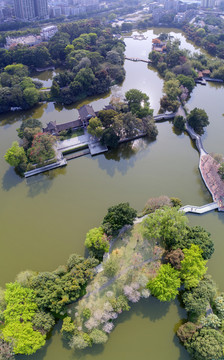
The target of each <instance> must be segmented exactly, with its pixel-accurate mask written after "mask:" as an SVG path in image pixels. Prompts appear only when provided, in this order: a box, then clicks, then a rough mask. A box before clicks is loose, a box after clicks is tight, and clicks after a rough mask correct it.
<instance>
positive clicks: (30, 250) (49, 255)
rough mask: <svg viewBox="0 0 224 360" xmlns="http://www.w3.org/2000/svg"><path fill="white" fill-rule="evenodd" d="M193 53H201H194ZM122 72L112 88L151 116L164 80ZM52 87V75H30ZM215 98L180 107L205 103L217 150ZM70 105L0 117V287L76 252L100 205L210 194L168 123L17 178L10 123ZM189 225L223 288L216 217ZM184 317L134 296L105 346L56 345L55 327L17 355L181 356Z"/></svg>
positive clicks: (175, 359) (98, 359)
mask: <svg viewBox="0 0 224 360" xmlns="http://www.w3.org/2000/svg"><path fill="white" fill-rule="evenodd" d="M162 31H164V29H156V30H155V31H153V30H148V31H147V32H146V36H147V39H146V40H143V41H136V40H133V39H130V38H128V39H126V40H125V43H126V45H127V46H126V56H130V57H136V56H137V57H142V58H145V59H147V55H148V52H149V51H150V50H151V40H152V38H154V37H156V36H157V35H158V34H159V33H160V32H162ZM166 31H169V32H171V34H172V35H173V36H175V37H178V38H179V39H180V40H181V44H182V46H183V47H186V48H188V49H189V50H191V51H193V50H194V47H193V45H192V44H190V43H188V42H187V41H186V39H185V38H184V36H183V35H182V34H181V33H180V32H178V31H174V30H172V29H168V30H167V29H166ZM197 51H199V50H197ZM125 70H126V78H125V81H124V83H123V84H122V85H121V86H116V87H115V88H114V89H113V90H112V94H116V93H118V94H124V93H125V92H126V91H127V90H129V89H130V88H138V89H140V90H142V91H144V92H146V93H147V94H148V95H149V97H150V103H151V107H152V108H154V109H155V111H154V113H157V111H158V109H159V99H160V97H161V96H162V87H163V81H162V79H160V78H159V76H158V74H157V73H156V72H155V71H153V70H152V69H149V68H148V67H147V64H145V63H134V62H130V61H126V62H125ZM37 76H38V78H39V79H41V80H44V81H46V82H47V85H46V83H45V86H50V84H51V79H52V73H51V72H46V73H43V74H40V75H36V74H35V78H37ZM223 95H224V87H223V86H222V85H221V86H220V85H218V86H214V85H212V84H208V85H207V86H205V87H203V86H199V85H198V86H197V87H196V88H195V89H194V91H193V94H192V97H191V99H190V101H189V103H188V108H189V109H192V108H194V107H196V106H197V107H200V108H204V109H205V110H206V111H207V113H208V115H209V120H210V125H209V126H208V128H207V129H206V132H205V134H204V135H203V142H204V146H205V148H206V150H207V151H209V152H212V151H213V152H220V153H221V152H222V153H223V152H224V149H223V138H222V137H223V133H224V132H223V130H224V118H223V116H222V114H223V112H224V111H223ZM110 96H111V94H108V95H106V96H104V97H102V98H93V99H89V100H88V102H89V103H91V104H92V105H93V107H94V109H95V110H99V109H102V108H103V106H104V105H107V104H108V103H109V101H110ZM77 116H78V112H77V110H76V109H75V106H70V107H66V108H65V107H61V106H55V105H54V104H53V103H48V104H43V105H40V106H37V107H36V108H35V109H33V110H31V111H28V112H15V113H11V114H7V115H1V116H0V154H1V156H0V169H1V171H0V178H1V179H0V183H1V186H0V200H1V206H0V219H1V262H0V274H1V277H0V285H1V286H4V284H5V283H6V282H9V281H13V280H14V278H15V276H16V274H17V273H18V272H20V271H22V270H26V269H33V270H37V271H44V270H47V271H48V270H49V271H50V270H53V269H55V268H56V267H57V266H58V265H60V264H63V263H64V262H65V261H66V259H67V258H68V256H69V255H70V254H71V253H74V252H77V253H79V254H84V245H83V244H84V239H85V234H86V232H87V231H88V230H89V229H90V228H92V227H95V226H99V224H100V222H101V220H102V218H103V216H104V215H105V213H106V211H107V208H108V207H109V206H111V205H114V204H117V203H119V202H125V201H129V202H130V205H131V206H133V207H134V208H136V209H137V210H141V209H142V208H143V207H144V204H145V202H146V201H147V199H148V198H150V197H154V196H159V195H163V194H164V195H168V196H176V197H180V198H181V199H182V202H183V204H194V205H203V204H205V203H207V202H210V201H211V200H212V199H211V197H210V195H209V193H208V191H207V190H206V188H205V186H204V184H203V182H202V180H201V177H200V174H199V171H198V160H199V156H198V152H197V151H196V149H195V147H194V145H193V144H192V142H191V140H190V139H189V137H188V136H187V135H186V134H183V133H182V134H176V133H175V132H174V130H173V127H172V124H170V123H169V122H167V123H160V124H158V129H159V135H158V137H157V140H156V141H153V142H149V141H147V140H137V141H135V142H134V143H129V144H126V145H123V146H120V147H119V148H118V149H117V150H116V151H114V152H108V153H106V154H104V155H100V156H97V157H94V158H91V157H90V156H85V157H81V158H78V159H75V160H72V161H70V162H68V165H67V167H66V168H63V169H59V170H55V171H51V172H49V173H47V174H44V175H39V176H35V177H32V178H29V179H27V180H25V179H22V178H20V177H19V176H18V175H16V174H15V172H14V170H13V169H12V168H10V167H9V166H8V164H7V163H6V162H5V161H4V159H3V155H4V153H5V151H6V150H7V148H8V147H10V146H11V143H12V141H14V140H15V139H16V138H17V133H16V129H17V128H18V127H19V126H20V124H21V121H22V120H24V119H26V118H29V117H35V118H38V119H41V121H42V122H43V124H46V123H47V122H49V121H51V120H56V121H57V122H58V123H62V122H68V121H71V120H74V119H76V118H77ZM189 221H190V224H191V225H196V224H197V225H201V226H204V227H205V228H206V229H207V230H208V231H210V232H211V234H212V237H213V239H214V241H215V253H214V255H213V258H212V260H210V261H209V263H208V267H209V273H210V274H212V276H213V277H214V280H215V281H216V282H217V284H218V285H219V286H220V288H221V289H224V278H223V276H222V266H221V264H222V262H223V254H224V241H223V230H224V223H223V222H224V214H223V213H218V212H211V213H209V214H206V215H203V216H193V215H190V216H189ZM185 316H186V314H185V312H184V310H183V309H181V307H180V306H179V305H178V301H175V302H172V303H170V304H162V303H159V301H157V300H156V299H153V298H150V299H148V300H142V301H140V302H139V303H138V304H136V305H134V306H133V307H132V310H130V311H129V312H128V313H127V314H122V315H121V317H120V318H119V319H118V321H117V326H116V328H115V330H114V331H113V332H112V334H111V335H110V338H109V341H108V343H107V344H106V345H105V346H104V347H97V346H96V347H94V348H92V349H91V350H90V351H87V352H82V353H79V352H76V353H74V352H73V351H71V350H68V349H67V348H65V347H64V346H63V343H62V340H61V337H60V334H59V331H60V323H59V324H58V325H57V326H56V327H55V329H54V331H53V334H52V336H51V337H50V339H49V341H48V342H47V344H46V346H45V347H44V348H43V349H42V350H40V351H39V352H37V353H36V354H35V355H34V356H30V357H29V358H28V357H24V356H22V357H17V358H18V359H19V360H21V359H23V360H24V359H27V360H28V359H32V360H34V359H35V360H78V359H80V360H93V359H95V360H112V359H115V358H116V359H119V360H120V359H123V360H134V359H136V358H139V359H143V360H144V359H151V358H152V359H158V360H163V359H166V360H186V359H189V356H188V354H187V352H186V351H185V349H184V348H183V347H182V346H181V345H180V344H179V343H178V340H177V338H176V336H175V329H176V327H177V325H178V324H179V322H180V319H182V318H184V317H185Z"/></svg>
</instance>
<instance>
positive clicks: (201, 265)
mask: <svg viewBox="0 0 224 360" xmlns="http://www.w3.org/2000/svg"><path fill="white" fill-rule="evenodd" d="M183 253H184V260H182V261H181V278H182V280H183V282H184V286H185V289H190V288H192V287H196V286H197V285H198V283H199V281H200V280H201V279H202V277H203V275H204V274H205V273H206V271H207V268H206V263H207V261H206V260H203V257H202V255H201V254H202V250H201V249H200V248H199V246H198V245H194V244H192V245H191V247H190V249H183Z"/></svg>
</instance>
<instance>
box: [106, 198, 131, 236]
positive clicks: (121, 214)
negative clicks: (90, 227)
mask: <svg viewBox="0 0 224 360" xmlns="http://www.w3.org/2000/svg"><path fill="white" fill-rule="evenodd" d="M136 216H137V211H136V210H134V209H133V208H131V207H130V206H129V203H120V204H118V205H114V206H111V207H110V208H109V209H108V210H107V214H106V216H104V219H103V229H104V230H105V232H106V233H107V234H109V235H110V234H111V233H116V232H117V231H118V230H120V229H121V228H122V227H123V226H124V225H132V224H133V221H134V219H135V217H136Z"/></svg>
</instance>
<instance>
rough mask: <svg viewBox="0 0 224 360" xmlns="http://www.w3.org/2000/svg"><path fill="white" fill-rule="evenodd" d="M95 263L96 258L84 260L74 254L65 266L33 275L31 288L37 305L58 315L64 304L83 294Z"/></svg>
mask: <svg viewBox="0 0 224 360" xmlns="http://www.w3.org/2000/svg"><path fill="white" fill-rule="evenodd" d="M96 264H97V261H96V260H95V261H93V260H92V259H91V258H88V259H86V260H85V259H83V258H82V257H81V256H78V255H74V256H71V257H70V258H69V260H68V263H67V268H66V267H65V268H62V269H58V271H57V270H56V271H55V272H53V273H50V272H43V273H39V274H38V275H37V276H34V277H33V278H32V280H31V288H32V289H33V290H34V294H35V296H36V303H37V305H38V307H39V308H40V309H41V310H42V311H51V312H52V313H55V314H57V315H59V314H60V312H61V311H63V310H64V307H65V305H67V304H69V303H70V302H72V301H75V300H77V299H78V298H79V297H80V296H81V295H83V294H84V291H85V286H86V284H87V281H88V280H89V279H90V278H91V276H92V268H93V267H94V266H95V265H96Z"/></svg>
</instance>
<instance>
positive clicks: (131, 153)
mask: <svg viewBox="0 0 224 360" xmlns="http://www.w3.org/2000/svg"><path fill="white" fill-rule="evenodd" d="M153 142H155V140H150V139H147V138H144V139H138V140H134V141H132V142H128V143H125V144H121V145H119V146H118V148H117V149H115V150H111V151H109V152H107V153H105V154H104V156H98V157H97V160H98V164H99V167H100V168H101V169H102V170H105V171H106V172H107V174H108V175H109V176H111V177H113V176H114V175H115V173H116V170H117V171H118V172H120V173H121V174H122V175H125V174H126V173H127V171H128V169H129V168H133V167H134V165H135V162H136V161H137V160H139V159H140V158H142V157H144V156H146V155H147V152H144V151H143V150H145V149H146V148H147V147H148V146H149V145H150V144H151V143H153ZM137 154H138V156H136V155H137ZM105 160H110V162H109V163H108V162H107V161H105ZM123 160H125V161H123Z"/></svg>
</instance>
